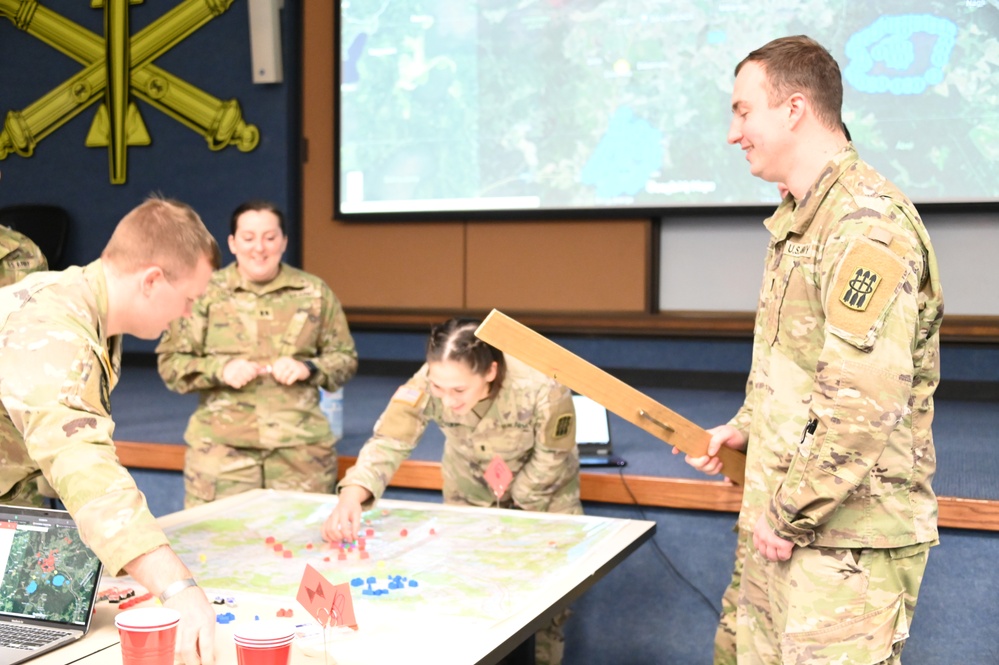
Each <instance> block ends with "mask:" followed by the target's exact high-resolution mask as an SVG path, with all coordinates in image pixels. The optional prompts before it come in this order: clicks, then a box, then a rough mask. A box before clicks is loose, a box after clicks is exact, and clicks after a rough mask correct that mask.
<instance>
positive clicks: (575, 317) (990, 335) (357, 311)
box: [345, 307, 999, 343]
mask: <svg viewBox="0 0 999 665" xmlns="http://www.w3.org/2000/svg"><path fill="white" fill-rule="evenodd" d="M345 312H346V314H347V319H348V320H349V321H350V327H351V328H352V329H356V330H409V331H419V332H426V331H427V330H428V329H429V328H430V326H431V325H433V324H435V323H439V322H441V321H444V320H446V319H449V318H451V317H453V316H461V317H469V318H479V319H482V318H485V316H486V315H487V314H489V312H488V311H478V310H398V309H371V308H363V307H347V308H346V309H345ZM505 313H506V314H509V315H510V316H512V317H513V318H515V319H517V321H519V322H520V323H523V324H524V325H525V326H527V327H529V328H532V329H534V330H536V331H538V332H541V333H545V334H552V333H555V334H559V333H562V334H565V333H568V334H573V333H575V334H587V335H622V336H667V337H670V336H672V337H685V336H687V337H689V336H695V337H737V338H738V337H742V338H750V337H752V334H753V320H754V318H755V315H754V314H753V313H752V312H681V311H675V312H673V311H671V312H658V313H655V314H648V313H631V314H577V313H572V312H512V311H511V312H505ZM940 338H941V339H942V340H943V341H945V342H978V343H995V342H999V316H968V315H950V316H947V317H945V318H944V321H943V326H942V327H941V329H940Z"/></svg>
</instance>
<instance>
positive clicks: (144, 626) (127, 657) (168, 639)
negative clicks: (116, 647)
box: [114, 607, 180, 665]
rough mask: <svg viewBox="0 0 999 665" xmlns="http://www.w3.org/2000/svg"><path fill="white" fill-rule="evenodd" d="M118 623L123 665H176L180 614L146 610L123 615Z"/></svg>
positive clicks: (120, 615)
mask: <svg viewBox="0 0 999 665" xmlns="http://www.w3.org/2000/svg"><path fill="white" fill-rule="evenodd" d="M114 623H115V625H116V626H117V627H118V637H119V638H120V639H121V662H122V665H173V650H174V643H175V642H176V639H177V624H178V623H180V612H178V611H177V610H171V609H169V608H166V607H143V608H139V609H135V610H126V611H124V612H120V613H119V614H118V616H116V617H115V620H114Z"/></svg>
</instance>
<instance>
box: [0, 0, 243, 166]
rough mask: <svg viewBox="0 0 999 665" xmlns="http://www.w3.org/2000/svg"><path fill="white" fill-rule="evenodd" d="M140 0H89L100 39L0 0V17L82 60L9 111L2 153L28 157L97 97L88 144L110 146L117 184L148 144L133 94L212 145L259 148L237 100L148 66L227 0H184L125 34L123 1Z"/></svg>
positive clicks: (17, 1)
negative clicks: (133, 155) (132, 155)
mask: <svg viewBox="0 0 999 665" xmlns="http://www.w3.org/2000/svg"><path fill="white" fill-rule="evenodd" d="M142 1H143V0H91V2H90V6H91V7H93V8H103V9H104V33H105V34H104V37H103V38H102V37H101V36H100V35H97V34H95V33H93V32H91V31H90V30H87V29H86V28H84V27H83V26H81V25H79V24H78V23H74V22H73V21H70V20H69V19H67V18H65V17H63V16H61V15H59V14H57V13H55V12H53V11H52V10H50V9H47V8H46V7H44V6H42V5H40V4H39V3H38V2H37V0H0V16H3V17H5V18H7V19H10V21H11V22H12V23H13V24H14V25H15V26H16V27H17V28H18V29H19V30H22V31H23V32H26V33H28V34H29V35H32V36H33V37H36V38H37V39H39V40H40V41H42V42H45V43H46V44H48V45H49V46H51V47H53V48H55V49H56V50H58V51H60V52H62V53H64V54H66V55H68V56H69V57H70V58H73V59H74V60H76V61H77V62H79V63H80V64H82V65H84V68H83V69H82V70H81V71H80V73H78V74H76V75H75V76H73V77H72V78H70V79H69V80H67V81H65V82H63V83H62V84H61V85H59V86H58V87H57V88H55V89H54V90H52V91H51V92H49V93H48V94H47V95H45V96H44V97H42V98H41V99H39V100H38V101H36V102H34V103H33V104H31V105H30V106H28V107H26V108H25V109H23V110H21V111H10V112H8V113H7V117H6V120H5V121H4V124H3V129H2V130H0V159H5V158H6V157H7V155H9V154H11V153H16V154H18V155H20V156H22V157H30V156H31V155H32V154H33V153H34V151H35V146H36V145H38V142H39V141H41V140H42V139H43V138H45V137H46V136H48V135H49V134H51V133H52V132H54V131H55V130H56V129H58V128H59V127H61V126H62V125H64V124H65V123H67V122H69V120H71V119H72V118H74V117H75V116H76V115H77V114H79V113H80V112H82V111H83V110H84V109H86V108H87V107H88V106H90V105H91V104H93V103H95V102H97V101H98V100H101V102H102V103H101V105H100V107H98V110H97V114H96V115H95V116H94V120H93V122H92V124H91V126H90V131H89V133H88V134H87V139H86V145H87V146H88V147H105V146H106V147H107V148H108V159H109V166H110V174H111V183H112V184H116V185H120V184H123V183H124V182H125V179H126V172H127V170H126V159H127V151H128V146H131V145H149V144H150V143H151V140H150V137H149V133H148V131H147V130H146V126H145V123H144V122H143V121H142V116H141V115H140V113H139V109H138V107H137V106H136V104H135V102H134V101H133V100H132V97H133V96H134V97H137V98H138V99H141V100H142V101H144V102H146V103H147V104H149V105H150V106H152V107H154V108H156V109H159V110H160V111H162V112H163V113H165V114H167V115H168V116H170V117H171V118H173V119H175V120H177V121H178V122H180V123H181V124H183V125H185V126H187V127H189V128H190V129H192V130H194V131H196V132H198V133H199V134H201V135H202V136H204V137H205V139H206V140H207V142H208V148H209V149H210V150H221V149H223V148H225V147H226V146H229V145H235V146H236V147H237V148H238V149H239V150H240V151H242V152H249V151H250V150H253V149H254V148H256V147H257V144H258V143H259V142H260V133H259V131H258V130H257V128H256V126H255V125H249V124H247V123H246V122H244V120H243V112H242V110H241V109H240V106H239V102H237V101H236V100H235V99H231V100H228V101H223V100H221V99H218V98H216V97H213V96H212V95H210V94H208V93H206V92H204V91H203V90H201V89H199V88H197V87H196V86H193V85H191V84H190V83H187V82H185V81H183V80H181V79H180V78H178V77H177V76H174V75H173V74H170V73H169V72H167V71H165V70H163V69H161V68H159V67H157V66H156V65H154V64H152V62H153V61H154V60H155V59H156V58H158V57H160V56H161V55H163V54H164V53H166V52H167V51H169V50H170V49H171V48H173V47H174V46H176V45H177V44H179V43H180V42H181V41H183V40H184V39H186V38H187V37H188V36H189V35H191V34H192V33H194V32H195V31H196V30H198V29H199V28H201V27H202V26H203V25H205V24H206V23H208V22H209V21H211V20H212V19H213V18H215V17H217V16H219V15H221V14H223V13H224V12H225V11H226V10H228V9H229V7H230V6H231V5H232V3H233V0H184V2H181V3H180V4H179V5H177V6H176V7H174V8H173V9H172V10H170V11H168V12H167V13H166V14H164V15H163V16H161V17H160V18H158V19H157V20H156V21H154V22H153V23H152V24H150V25H149V26H147V27H146V28H144V29H143V30H141V31H139V32H137V33H136V34H134V35H131V34H130V30H129V9H128V6H129V4H140V3H141V2H142Z"/></svg>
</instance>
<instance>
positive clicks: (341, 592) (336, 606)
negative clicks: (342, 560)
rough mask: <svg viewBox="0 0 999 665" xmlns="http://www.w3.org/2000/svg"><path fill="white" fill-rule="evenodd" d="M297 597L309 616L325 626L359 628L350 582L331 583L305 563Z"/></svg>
mask: <svg viewBox="0 0 999 665" xmlns="http://www.w3.org/2000/svg"><path fill="white" fill-rule="evenodd" d="M297 598H298V602H299V603H301V604H302V607H304V608H305V609H306V611H307V612H308V613H309V616H311V617H313V618H314V619H315V620H316V621H318V622H319V625H321V626H323V627H324V628H325V627H326V626H327V625H329V626H347V627H349V628H354V629H356V628H357V620H356V619H354V602H353V598H351V595H350V585H349V584H348V583H346V582H344V583H343V584H336V585H334V584H331V583H330V582H329V580H327V579H326V578H325V577H323V576H322V574H321V573H320V572H319V571H318V570H316V569H315V568H313V567H312V566H310V565H309V564H305V572H304V573H303V574H302V581H301V583H300V584H299V586H298V596H297Z"/></svg>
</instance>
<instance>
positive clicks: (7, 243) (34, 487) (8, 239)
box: [0, 226, 54, 506]
mask: <svg viewBox="0 0 999 665" xmlns="http://www.w3.org/2000/svg"><path fill="white" fill-rule="evenodd" d="M48 269H49V264H48V261H47V260H46V259H45V255H44V254H42V250H41V249H39V248H38V245H36V244H35V243H34V242H32V240H31V239H30V238H28V236H26V235H24V234H23V233H18V232H17V231H15V230H13V229H9V228H7V227H6V226H0V287H4V286H8V285H10V284H13V283H14V282H18V281H20V280H21V279H22V278H24V277H25V276H27V275H28V274H30V273H33V272H40V271H43V270H48ZM46 496H54V492H53V491H52V489H51V488H50V487H48V484H47V483H46V482H45V478H43V477H42V476H38V478H36V479H35V483H28V484H27V485H26V486H25V487H24V488H23V490H22V498H23V500H24V501H25V502H26V503H28V504H29V505H33V506H40V505H43V504H44V497H46Z"/></svg>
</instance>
